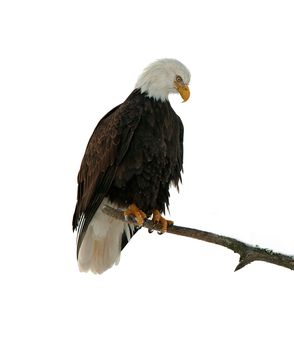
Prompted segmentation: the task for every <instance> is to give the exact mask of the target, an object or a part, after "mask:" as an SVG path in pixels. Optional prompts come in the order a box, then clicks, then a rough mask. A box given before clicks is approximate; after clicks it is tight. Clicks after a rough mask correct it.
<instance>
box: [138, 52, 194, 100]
mask: <svg viewBox="0 0 294 350" xmlns="http://www.w3.org/2000/svg"><path fill="white" fill-rule="evenodd" d="M190 76H191V75H190V72H189V71H188V69H187V68H186V67H185V66H184V65H183V63H181V62H180V61H177V60H175V59H172V58H163V59H160V60H157V61H155V62H153V63H151V64H150V65H149V66H148V67H146V68H145V70H144V71H143V73H142V74H141V75H140V77H139V79H138V81H137V84H136V89H140V90H141V92H142V93H143V92H146V93H147V96H148V97H153V98H154V99H155V100H161V101H165V100H167V99H168V95H169V94H173V93H179V94H180V95H181V96H182V98H183V100H184V101H187V100H188V98H189V96H190V90H189V87H188V85H189V82H190Z"/></svg>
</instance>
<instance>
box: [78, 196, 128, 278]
mask: <svg viewBox="0 0 294 350" xmlns="http://www.w3.org/2000/svg"><path fill="white" fill-rule="evenodd" d="M109 204H110V203H109V201H107V199H104V200H103V201H102V203H101V205H100V207H99V208H98V210H97V211H96V213H95V215H94V217H93V219H92V221H91V222H90V224H89V226H88V228H87V231H86V234H85V237H84V239H83V242H82V245H81V248H80V251H79V256H78V264H79V269H80V271H82V272H87V271H89V270H90V271H92V272H93V273H102V272H104V271H105V270H107V269H109V268H110V267H111V266H112V265H113V264H118V263H119V259H120V252H121V242H122V234H123V232H126V234H127V238H128V240H129V239H130V237H131V232H130V228H129V226H128V224H126V223H124V222H122V221H120V220H116V219H114V218H111V217H110V216H108V215H106V214H104V213H103V212H102V208H103V207H104V206H105V205H109ZM132 229H133V228H132Z"/></svg>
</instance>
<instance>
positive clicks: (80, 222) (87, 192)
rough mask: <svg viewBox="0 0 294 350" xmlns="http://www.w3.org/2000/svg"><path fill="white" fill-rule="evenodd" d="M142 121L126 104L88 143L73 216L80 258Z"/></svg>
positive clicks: (101, 124) (112, 113)
mask: <svg viewBox="0 0 294 350" xmlns="http://www.w3.org/2000/svg"><path fill="white" fill-rule="evenodd" d="M139 121H140V116H139V115H138V114H137V115H136V113H134V110H133V109H132V108H131V106H130V105H129V104H125V103H124V104H122V105H119V106H117V107H115V108H114V109H112V110H111V111H110V112H109V113H107V114H106V116H104V117H103V118H102V119H101V120H100V122H99V123H98V125H97V126H96V128H95V130H94V132H93V134H92V136H91V138H90V140H89V143H88V145H87V148H86V151H85V155H84V157H83V160H82V163H81V168H80V171H79V174H78V195H77V204H76V209H75V212H74V215H73V229H74V230H75V229H77V231H78V243H77V254H78V253H79V249H80V246H81V244H82V241H83V238H84V236H85V233H86V230H87V227H88V225H89V223H90V222H91V220H92V218H93V216H94V214H95V212H96V211H97V209H98V207H99V205H100V204H101V202H102V200H103V198H104V197H105V196H106V194H107V192H108V190H109V188H110V186H111V184H112V181H113V179H114V176H115V173H116V170H117V167H118V165H119V164H120V162H121V161H122V159H123V157H124V156H125V154H126V152H127V150H128V148H129V145H130V142H131V140H132V137H133V134H134V131H135V129H136V127H137V125H138V123H139Z"/></svg>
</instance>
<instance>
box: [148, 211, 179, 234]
mask: <svg viewBox="0 0 294 350" xmlns="http://www.w3.org/2000/svg"><path fill="white" fill-rule="evenodd" d="M152 221H153V224H154V225H156V224H159V223H160V224H161V229H160V231H161V232H162V233H164V232H166V231H167V228H168V226H169V225H172V224H173V223H174V222H173V221H171V220H167V219H165V218H164V217H163V216H161V214H160V212H159V211H158V210H157V209H155V210H153V217H152Z"/></svg>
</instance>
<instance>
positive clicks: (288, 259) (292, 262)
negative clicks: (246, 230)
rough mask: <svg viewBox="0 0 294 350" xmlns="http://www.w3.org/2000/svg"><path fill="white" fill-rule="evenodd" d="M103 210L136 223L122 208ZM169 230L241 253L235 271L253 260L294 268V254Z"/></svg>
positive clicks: (157, 227)
mask: <svg viewBox="0 0 294 350" xmlns="http://www.w3.org/2000/svg"><path fill="white" fill-rule="evenodd" d="M102 210H103V212H104V213H105V214H107V215H109V216H111V217H114V218H115V219H118V220H121V221H126V222H130V223H134V221H132V219H131V218H128V219H126V218H125V217H124V215H123V211H122V210H119V209H114V208H111V207H109V206H105V207H104V208H103V209H102ZM143 227H146V228H148V229H149V230H157V231H160V229H161V224H157V225H154V224H153V222H152V221H151V220H146V221H145V223H144V224H143ZM167 232H168V233H173V234H176V235H179V236H185V237H191V238H195V239H199V240H201V241H205V242H209V243H214V244H218V245H221V246H223V247H226V248H228V249H231V250H233V251H234V252H235V253H238V254H239V255H240V260H239V264H238V265H237V266H236V268H235V271H237V270H240V269H241V268H242V267H244V266H246V265H248V264H250V263H251V262H253V261H258V260H259V261H265V262H268V263H271V264H275V265H279V266H283V267H286V268H288V269H291V270H294V256H290V255H285V254H281V253H276V252H274V251H272V250H270V249H266V248H260V247H258V246H252V245H249V244H246V243H244V242H241V241H238V240H237V239H235V238H231V237H226V236H221V235H217V234H215V233H211V232H206V231H202V230H197V229H193V228H188V227H181V226H175V225H171V226H169V227H168V230H167Z"/></svg>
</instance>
